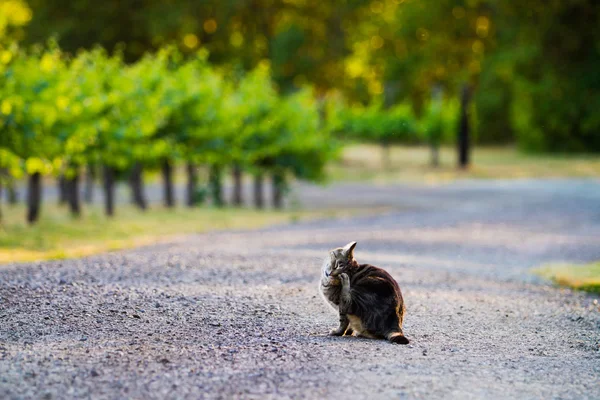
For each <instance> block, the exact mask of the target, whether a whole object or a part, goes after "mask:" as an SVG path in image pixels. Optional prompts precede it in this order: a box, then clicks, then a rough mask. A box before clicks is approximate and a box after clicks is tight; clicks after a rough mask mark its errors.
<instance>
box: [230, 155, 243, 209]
mask: <svg viewBox="0 0 600 400" xmlns="http://www.w3.org/2000/svg"><path fill="white" fill-rule="evenodd" d="M232 203H233V205H234V206H236V207H241V206H242V203H243V198H242V168H241V167H240V165H239V164H234V165H233V201H232Z"/></svg>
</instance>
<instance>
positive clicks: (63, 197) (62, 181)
mask: <svg viewBox="0 0 600 400" xmlns="http://www.w3.org/2000/svg"><path fill="white" fill-rule="evenodd" d="M56 188H57V189H58V204H59V205H61V206H62V205H63V204H65V203H66V202H67V199H68V197H69V196H68V195H67V179H66V178H65V175H64V174H61V175H60V176H59V177H58V182H57V187H56Z"/></svg>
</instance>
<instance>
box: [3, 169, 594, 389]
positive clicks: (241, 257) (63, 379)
mask: <svg viewBox="0 0 600 400" xmlns="http://www.w3.org/2000/svg"><path fill="white" fill-rule="evenodd" d="M296 191H297V193H296V197H297V198H298V199H299V201H300V202H301V203H303V204H306V205H311V206H317V205H318V206H322V207H331V206H373V205H377V206H388V207H390V209H391V210H392V211H390V212H389V213H387V214H385V215H378V216H371V217H356V218H349V219H344V220H338V221H336V220H325V221H313V222H309V223H300V224H295V225H288V226H278V227H273V228H269V229H264V230H259V231H243V232H221V233H212V234H202V235H191V236H187V237H185V238H182V239H180V240H178V241H176V242H174V243H170V244H162V245H156V246H148V247H144V248H139V249H135V250H130V251H124V252H118V253H112V254H105V255H100V256H94V257H89V258H85V259H80V260H66V261H57V262H44V263H37V264H25V265H8V266H2V267H0V398H2V399H5V398H6V399H12V398H35V399H39V398H42V399H59V398H107V399H121V398H135V399H152V398H191V399H196V398H224V399H230V398H260V399H264V398H283V399H285V398H294V399H297V398H310V399H313V398H314V399H321V398H331V399H342V398H356V399H361V398H369V399H388V398H410V399H412V398H427V399H432V398H433V399H436V398H444V399H449V398H458V399H471V398H476V399H479V398H485V399H491V398H519V399H529V398H536V399H539V398H544V399H547V398H563V399H586V398H589V399H592V398H600V307H599V305H598V298H597V297H593V296H587V295H584V294H581V293H573V292H571V291H568V290H559V289H556V288H553V287H551V286H549V285H547V284H546V283H544V282H540V281H539V280H538V279H536V278H535V277H534V276H533V275H532V274H531V272H530V270H531V268H533V267H535V266H538V265H540V264H544V263H550V262H558V261H572V262H585V261H591V260H598V259H600V181H597V180H572V181H567V180H555V181H516V182H509V181H496V182H458V183H454V184H450V185H445V186H440V187H429V188H428V187H417V186H400V185H399V186H386V187H383V186H382V187H373V186H366V185H363V184H339V185H333V186H330V187H326V188H323V187H313V186H299V187H297V188H296ZM350 240H357V241H358V246H357V249H356V257H357V259H358V260H359V261H363V262H370V263H373V264H377V265H379V266H381V267H384V268H386V269H387V270H388V271H390V272H391V274H392V275H393V276H394V277H395V278H396V279H397V280H398V282H399V283H400V286H401V287H402V289H403V293H404V297H405V301H406V304H407V309H408V314H407V317H406V320H405V333H406V334H407V336H408V337H409V338H410V339H411V344H410V345H408V346H401V345H392V344H389V343H387V342H384V341H376V340H368V339H358V338H348V337H343V338H332V337H327V336H326V335H325V333H326V332H328V331H329V330H330V329H331V328H334V327H335V326H336V323H337V318H336V316H335V315H334V314H332V313H331V311H330V310H329V308H328V307H327V306H326V305H325V304H324V303H323V302H322V300H321V299H320V297H319V296H318V293H317V281H318V276H319V268H320V260H321V259H322V258H323V257H324V256H325V255H326V251H327V250H328V249H330V248H332V247H336V246H339V245H343V244H345V243H347V242H349V241H350Z"/></svg>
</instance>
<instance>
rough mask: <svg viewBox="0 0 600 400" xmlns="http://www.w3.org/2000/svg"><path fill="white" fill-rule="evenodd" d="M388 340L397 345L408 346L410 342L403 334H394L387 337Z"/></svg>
mask: <svg viewBox="0 0 600 400" xmlns="http://www.w3.org/2000/svg"><path fill="white" fill-rule="evenodd" d="M387 340H389V341H390V342H392V343H396V344H408V343H410V341H409V340H408V338H407V337H406V336H404V334H403V333H402V332H393V333H390V334H389V335H388V336H387Z"/></svg>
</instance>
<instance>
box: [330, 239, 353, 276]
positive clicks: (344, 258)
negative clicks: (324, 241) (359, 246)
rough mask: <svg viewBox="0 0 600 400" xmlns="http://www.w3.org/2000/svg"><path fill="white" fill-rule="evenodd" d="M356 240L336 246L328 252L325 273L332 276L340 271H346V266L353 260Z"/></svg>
mask: <svg viewBox="0 0 600 400" xmlns="http://www.w3.org/2000/svg"><path fill="white" fill-rule="evenodd" d="M355 247H356V242H350V243H348V244H347V245H345V246H344V247H338V248H337V249H333V250H331V251H330V252H329V257H330V260H329V271H327V273H328V274H329V275H332V276H338V275H339V274H341V273H342V272H345V271H347V269H348V267H350V265H352V264H353V263H354V262H355V261H354V248H355Z"/></svg>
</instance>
